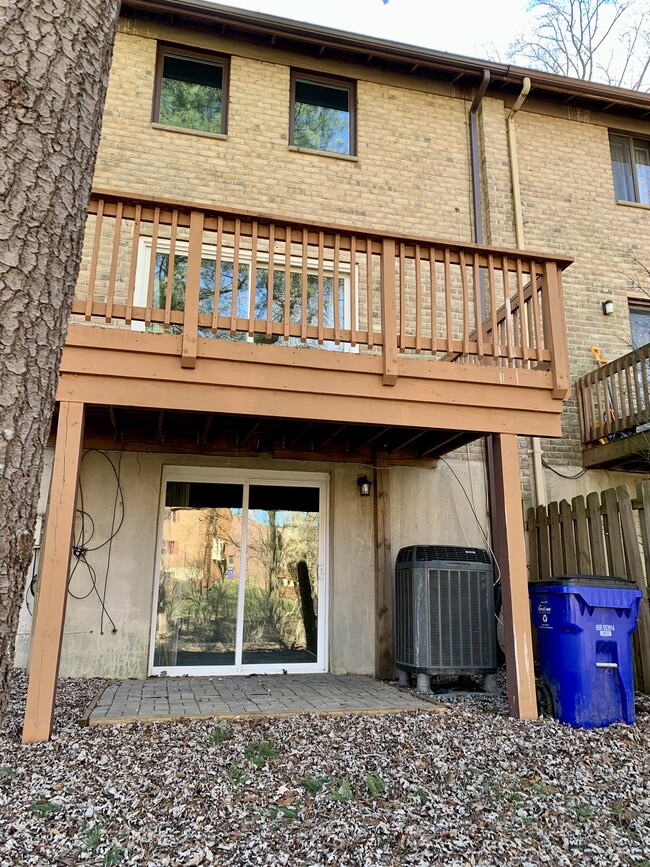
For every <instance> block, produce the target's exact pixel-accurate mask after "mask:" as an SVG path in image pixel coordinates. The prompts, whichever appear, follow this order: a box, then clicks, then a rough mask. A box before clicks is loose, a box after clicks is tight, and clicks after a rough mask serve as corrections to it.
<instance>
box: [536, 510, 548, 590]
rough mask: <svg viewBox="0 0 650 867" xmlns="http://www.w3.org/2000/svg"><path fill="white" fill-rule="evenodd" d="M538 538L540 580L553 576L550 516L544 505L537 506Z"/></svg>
mask: <svg viewBox="0 0 650 867" xmlns="http://www.w3.org/2000/svg"><path fill="white" fill-rule="evenodd" d="M537 527H538V530H537V539H538V545H539V569H538V570H537V571H538V574H539V580H540V581H544V580H545V579H546V578H550V577H551V548H550V545H549V539H548V517H547V515H546V509H545V507H544V506H538V507H537Z"/></svg>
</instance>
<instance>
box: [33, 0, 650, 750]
mask: <svg viewBox="0 0 650 867" xmlns="http://www.w3.org/2000/svg"><path fill="white" fill-rule="evenodd" d="M649 113H650V97H648V96H647V95H645V94H639V93H633V92H628V91H623V90H619V89H616V88H611V87H604V86H601V85H596V84H593V83H586V82H580V81H574V80H570V79H563V78H559V77H556V76H552V75H549V74H545V73H538V72H532V71H530V70H524V69H517V68H514V67H510V66H505V65H502V64H495V63H488V62H482V61H475V60H470V59H467V58H462V57H457V56H453V55H449V54H446V53H443V52H440V51H431V50H428V49H422V48H413V47H409V46H405V45H400V44H396V43H391V42H386V41H382V40H378V39H372V38H369V37H362V36H355V35H351V34H347V33H344V32H342V31H333V30H328V29H326V28H322V27H316V26H314V25H306V24H299V23H296V22H290V21H286V20H282V19H277V18H273V17H270V16H265V15H260V14H255V13H251V12H243V11H237V10H234V9H229V8H228V9H227V8H223V7H219V6H218V5H214V4H211V3H207V2H202V0H124V3H123V9H122V17H121V20H120V24H119V29H118V34H117V40H116V44H115V51H114V57H113V64H112V69H111V74H110V82H109V89H108V96H107V101H106V108H105V112H104V122H103V129H102V138H101V144H100V150H99V155H98V159H97V165H96V171H95V177H94V183H93V190H94V191H93V195H92V197H91V201H90V203H89V216H88V222H87V230H86V239H85V245H84V256H83V262H82V268H81V274H80V278H79V284H78V288H77V294H76V299H75V302H74V308H73V314H72V321H71V324H70V330H69V334H68V337H67V342H66V347H65V351H64V356H63V364H62V370H61V380H60V389H59V394H58V410H57V414H56V416H55V421H54V425H53V430H52V441H51V445H52V448H51V451H50V455H49V461H48V467H47V472H46V474H45V478H44V481H43V494H42V504H41V510H40V511H41V514H42V515H43V527H44V530H46V532H44V534H43V547H42V549H41V550H40V557H39V558H37V559H36V562H35V578H34V581H33V582H32V588H31V589H32V590H33V589H34V588H36V587H38V591H37V594H36V597H37V598H36V600H35V599H34V598H33V594H32V593H31V592H30V591H28V594H27V600H26V605H25V608H24V611H23V612H22V615H21V624H20V630H19V632H20V634H19V638H18V643H17V651H16V663H17V664H18V665H26V664H27V660H28V657H29V656H31V662H30V672H31V681H30V694H29V698H28V711H27V724H26V731H25V738H26V740H38V739H42V738H46V737H47V736H48V735H49V730H50V725H51V705H52V701H53V697H54V690H55V678H56V673H57V665H58V658H59V657H58V649H59V646H60V642H61V639H62V647H61V658H60V659H61V662H60V672H61V673H62V674H67V675H97V676H104V677H135V678H143V677H146V676H148V675H151V674H153V675H164V674H169V675H172V674H235V673H255V672H258V673H273V672H279V671H283V670H285V671H289V672H308V671H331V672H337V673H340V672H356V673H371V674H377V675H378V676H380V677H386V676H390V675H391V674H392V672H393V638H392V618H393V601H392V600H393V576H394V566H395V557H396V555H397V552H398V551H399V550H400V549H402V548H404V547H406V546H409V545H418V544H422V545H449V546H466V547H478V548H486V547H487V546H488V544H493V545H494V549H495V555H496V559H497V561H498V563H499V571H500V576H501V585H502V596H503V614H504V617H503V619H504V630H505V646H506V656H507V664H508V688H509V695H510V707H511V712H512V713H513V714H515V715H519V716H523V717H527V716H532V715H534V714H535V693H534V681H533V671H532V666H531V658H532V657H531V654H530V652H529V651H530V640H531V638H530V619H529V613H528V597H527V587H526V552H525V540H524V528H523V520H522V501H523V502H524V503H525V504H529V503H531V502H532V503H540V502H542V503H543V502H546V501H547V500H548V499H549V498H560V497H565V496H572V495H573V494H575V493H577V492H579V491H587V490H598V489H602V488H604V487H608V486H609V485H611V483H612V480H617V481H618V480H619V479H620V480H622V481H625V480H628V479H630V478H636V477H634V476H631V475H630V474H629V471H631V470H634V471H639V470H641V471H643V469H644V465H643V460H641V459H639V454H640V453H641V452H642V449H641V448H640V446H639V444H638V443H636V445H635V442H636V438H638V437H639V436H641V437H642V436H643V432H640V433H637V427H639V426H641V427H642V424H640V422H642V421H643V419H642V409H643V407H642V406H641V404H642V400H643V397H644V395H645V394H646V392H647V382H645V377H646V374H645V362H644V363H642V364H637V367H635V368H632V369H631V370H632V372H631V373H630V368H626V369H627V374H625V373H621V374H620V375H619V376H618V379H616V378H615V377H610V379H609V380H608V379H607V370H608V368H605V367H603V368H602V371H601V370H600V369H599V365H598V362H597V360H596V358H595V357H594V354H593V353H592V352H591V350H590V347H591V346H593V345H597V346H598V347H599V349H600V353H601V357H602V358H606V359H608V360H610V361H614V360H615V359H618V358H620V357H623V356H626V354H627V353H629V351H630V349H631V348H632V345H633V343H634V342H635V341H636V343H645V342H646V341H647V337H645V335H647V333H648V330H647V326H646V325H645V322H648V321H650V319H647V315H648V313H650V307H646V304H647V299H646V298H645V296H644V293H643V289H642V287H640V286H638V285H637V282H638V281H637V278H639V277H641V275H642V268H643V265H646V266H648V265H650V249H648V241H647V226H648V221H649V220H650V211H649V210H648V206H649V205H650V180H649V177H648V173H649V172H650V169H648V165H649V164H650V125H649V124H648V120H647V117H648V114H649ZM604 302H608V303H607V305H604ZM630 316H631V318H630ZM644 329H646V330H645V331H644ZM567 344H568V350H567ZM620 370H623V368H620ZM594 371H595V372H596V373H597V374H598V376H599V377H600V379H598V382H596V383H595V384H594V382H591V380H590V384H588V386H585V387H584V388H583V387H581V389H578V391H577V393H578V394H579V396H580V404H581V413H582V415H581V418H582V421H583V434H582V435H581V428H580V426H579V419H578V401H577V400H576V397H575V395H576V389H575V387H574V386H575V383H576V381H577V380H578V379H579V378H581V377H584V376H589V375H591V376H592V379H593V378H594ZM603 371H605V373H603ZM601 374H602V376H601ZM603 377H604V378H603ZM626 377H627V378H626ZM625 385H626V387H627V391H625V388H624V386H625ZM617 388H618V391H617V390H616V389H617ZM624 392H625V394H624ZM624 399H625V400H627V401H628V404H627V405H626V406H627V409H626V410H625V411H624V408H623V400H624ZM617 400H618V402H616V401H617ZM630 401H631V402H632V403H633V404H634V405H633V406H632V403H630ZM623 424H624V425H625V430H624V432H625V433H626V434H633V436H625V437H622V436H621V435H620V433H621V432H620V431H619V432H618V433H616V432H615V431H614V428H615V427H616V425H619V427H621V426H622V425H623ZM615 434H616V435H615ZM583 450H584V455H585V457H584V462H585V465H586V466H589V470H588V471H587V472H586V473H585V474H584V475H583V476H582V477H581V478H580V479H572V478H571V477H572V476H575V475H577V473H578V471H579V470H581V469H582V467H583ZM558 473H559V474H560V475H558ZM48 492H49V508H48ZM46 510H47V511H46ZM490 526H491V528H492V529H490ZM70 538H72V545H70V541H69V540H70ZM490 539H491V540H493V541H491V542H490V541H489V540H490ZM39 563H40V568H38V570H37V568H36V567H38V565H39ZM69 574H70V576H71V577H70V578H69V579H68V575H69ZM36 602H37V603H38V604H35V603H36ZM515 648H516V649H515Z"/></svg>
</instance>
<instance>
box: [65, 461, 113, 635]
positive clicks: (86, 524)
mask: <svg viewBox="0 0 650 867" xmlns="http://www.w3.org/2000/svg"><path fill="white" fill-rule="evenodd" d="M89 454H97V455H101V457H103V458H104V459H105V460H106V461H108V464H109V466H110V468H111V471H112V473H113V475H114V477H115V496H114V498H113V512H112V517H111V529H110V532H109V535H108V538H107V539H105V540H104V541H102V542H99V543H98V544H95V545H91V542H92V541H93V539H94V538H95V532H96V525H95V520H94V518H93V517H92V515H91V514H90V513H89V512H88V511H87V510H86V509H85V506H84V493H83V485H82V483H81V470H82V468H83V463H84V461H85V460H86V458H87V457H88V455H89ZM123 455H124V448H122V450H121V451H120V457H119V461H118V464H117V468H116V467H115V464H114V463H113V461H112V460H111V459H110V458H109V456H108V454H107V453H106V452H104V451H100V450H99V449H88V450H87V451H85V452H84V454H83V456H82V458H81V464H80V467H79V508H78V509H77V516H78V518H79V519H80V522H79V523H80V527H79V531H78V533H76V534H75V538H74V541H73V544H72V555H73V557H74V558H75V561H76V562H75V564H74V566H73V567H72V571H71V572H70V577H69V579H68V593H69V594H70V596H72V597H73V599H79V600H82V599H87V598H88V597H89V596H91V595H92V594H93V593H94V594H95V595H96V596H97V599H98V600H99V604H100V606H101V617H100V621H99V631H100V635H103V634H104V618H105V617H107V618H108V620H109V621H110V623H111V626H112V629H111V632H112V633H113V634H115V633H116V632H117V626H116V625H115V621H114V620H113V618H112V617H111V615H110V614H109V612H108V609H107V608H106V594H107V592H108V575H109V571H110V566H111V554H112V550H113V540H114V539H115V537H116V536H117V534H118V533H119V531H120V530H121V528H122V525H123V524H124V515H125V512H124V491H123V490H122V483H121V479H120V476H121V470H122V457H123ZM118 513H119V521H118ZM103 548H107V553H106V568H105V570H104V580H103V586H102V588H101V591H100V588H99V586H98V583H99V581H98V576H97V571H96V569H95V568H94V566H93V565H92V564H91V563H90V562H89V561H88V554H93V553H96V552H97V551H101V550H102V549H103ZM82 566H83V567H85V568H86V570H87V573H88V577H89V578H90V588H89V590H88V592H87V593H84V594H81V595H79V594H77V593H74V592H73V591H72V589H71V585H72V581H73V578H74V576H75V575H76V574H77V572H78V570H79V569H80V568H81V567H82Z"/></svg>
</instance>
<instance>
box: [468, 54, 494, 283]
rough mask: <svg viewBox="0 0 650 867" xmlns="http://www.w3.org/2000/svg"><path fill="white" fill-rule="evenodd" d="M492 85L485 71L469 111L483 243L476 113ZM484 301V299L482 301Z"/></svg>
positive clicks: (478, 232)
mask: <svg viewBox="0 0 650 867" xmlns="http://www.w3.org/2000/svg"><path fill="white" fill-rule="evenodd" d="M489 83H490V71H489V69H484V70H483V79H482V80H481V83H480V85H479V88H478V90H477V91H476V95H475V96H474V100H473V101H472V105H471V107H470V110H469V141H470V149H471V153H472V195H473V198H474V240H475V241H476V243H477V244H482V243H483V216H482V214H481V175H480V169H479V164H478V124H477V121H476V113H477V111H478V108H479V106H480V104H481V100H482V99H483V96H484V95H485V91H486V90H487V87H488V84H489ZM481 300H483V299H481Z"/></svg>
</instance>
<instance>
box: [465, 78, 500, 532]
mask: <svg viewBox="0 0 650 867" xmlns="http://www.w3.org/2000/svg"><path fill="white" fill-rule="evenodd" d="M489 83H490V71H489V70H488V69H484V70H483V78H482V80H481V83H480V85H479V87H478V90H477V91H476V95H475V96H474V99H473V101H472V105H471V107H470V110H469V141H470V152H471V157H472V197H473V199H474V240H475V241H476V243H477V244H482V243H483V215H482V211H481V172H480V166H479V147H478V122H477V118H476V115H477V112H478V109H479V106H480V104H481V101H482V99H483V97H484V95H485V91H486V90H487V88H488V85H489ZM479 279H480V287H481V316H484V315H485V274H483V273H481V275H480V278H479ZM485 458H486V466H485V469H486V474H487V490H488V499H489V504H490V505H489V508H490V526H492V520H493V516H494V515H495V514H496V502H495V497H494V454H493V444H492V436H491V435H490V436H486V437H485ZM491 535H492V539H491V544H492V548H493V549H494V548H495V540H494V534H491Z"/></svg>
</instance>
